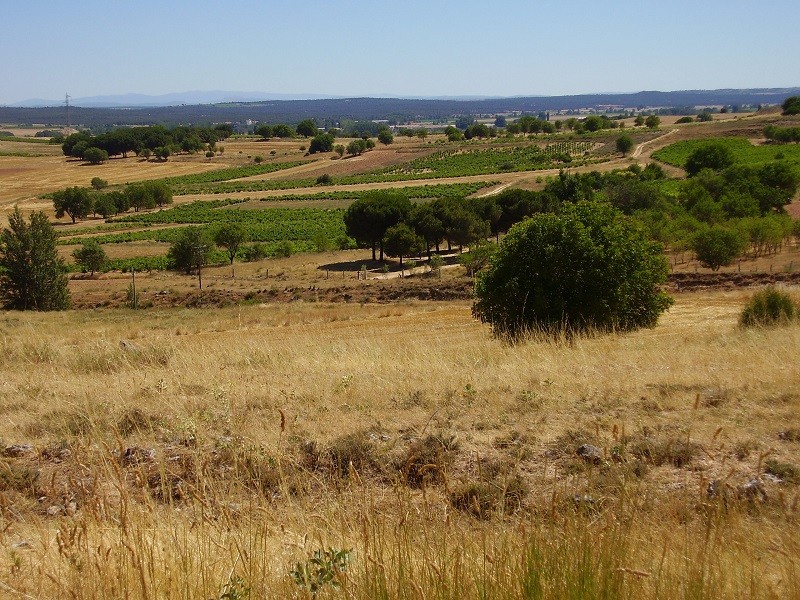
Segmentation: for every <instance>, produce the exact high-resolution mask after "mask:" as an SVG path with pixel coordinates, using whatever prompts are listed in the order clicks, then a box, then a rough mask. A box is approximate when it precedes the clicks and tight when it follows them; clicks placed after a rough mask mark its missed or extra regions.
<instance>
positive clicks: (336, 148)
mask: <svg viewBox="0 0 800 600" xmlns="http://www.w3.org/2000/svg"><path fill="white" fill-rule="evenodd" d="M333 151H334V152H336V154H338V155H339V158H342V156H344V151H345V147H344V144H336V145H335V146H334V147H333Z"/></svg>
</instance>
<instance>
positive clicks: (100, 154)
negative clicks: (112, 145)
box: [83, 148, 108, 165]
mask: <svg viewBox="0 0 800 600" xmlns="http://www.w3.org/2000/svg"><path fill="white" fill-rule="evenodd" d="M83 160H85V161H87V162H89V163H91V164H93V165H99V164H102V163H104V162H106V161H107V160H108V152H106V151H105V150H101V149H100V148H87V149H86V151H85V152H84V153H83Z"/></svg>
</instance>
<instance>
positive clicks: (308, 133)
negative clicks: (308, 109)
mask: <svg viewBox="0 0 800 600" xmlns="http://www.w3.org/2000/svg"><path fill="white" fill-rule="evenodd" d="M295 129H296V131H297V133H298V135H302V136H303V137H312V136H315V135H317V133H318V132H319V129H317V124H316V123H314V121H313V120H312V119H306V120H305V121H300V122H299V123H298V124H297V127H296V128H295Z"/></svg>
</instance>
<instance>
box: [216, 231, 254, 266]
mask: <svg viewBox="0 0 800 600" xmlns="http://www.w3.org/2000/svg"><path fill="white" fill-rule="evenodd" d="M246 241H247V229H245V227H244V226H243V225H241V224H239V223H224V224H222V225H221V226H220V227H219V228H218V229H217V230H216V231H215V232H214V243H215V244H216V245H217V246H220V247H222V248H225V251H226V252H227V253H228V258H229V259H230V261H231V264H233V259H234V258H236V253H237V252H238V251H239V248H240V247H241V245H242V244H243V243H244V242H246Z"/></svg>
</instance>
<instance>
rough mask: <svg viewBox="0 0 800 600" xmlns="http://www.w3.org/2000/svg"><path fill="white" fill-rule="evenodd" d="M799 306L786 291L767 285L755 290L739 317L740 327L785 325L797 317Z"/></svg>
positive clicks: (799, 311) (799, 310) (799, 312)
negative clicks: (758, 290) (757, 290)
mask: <svg viewBox="0 0 800 600" xmlns="http://www.w3.org/2000/svg"><path fill="white" fill-rule="evenodd" d="M799 314H800V306H798V304H797V303H796V302H795V300H794V299H793V298H792V297H791V296H790V295H789V294H787V293H786V292H783V291H781V290H779V289H777V288H775V287H774V286H769V287H766V288H764V289H763V290H761V291H760V292H756V293H755V294H754V295H753V297H752V298H750V300H749V301H748V302H747V304H746V305H745V307H744V309H743V310H742V314H741V315H740V317H739V324H740V325H741V326H742V327H766V326H770V325H786V324H788V323H789V322H791V321H793V320H795V319H797V317H798V315H799Z"/></svg>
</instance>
